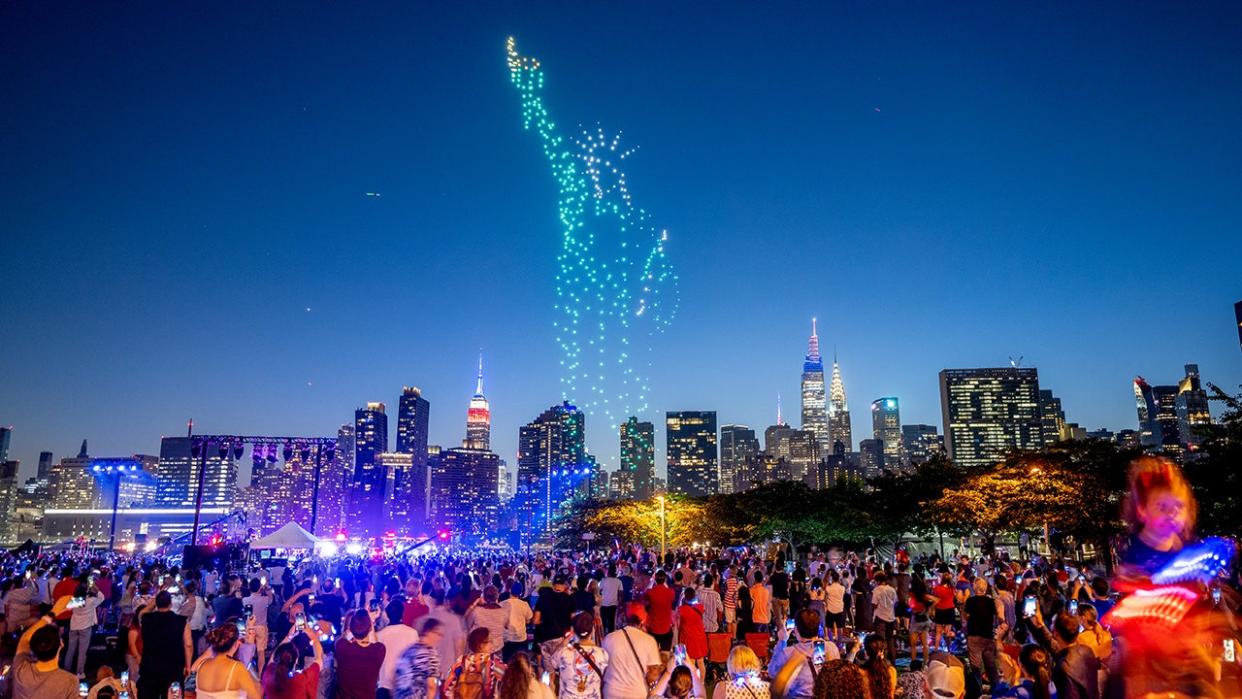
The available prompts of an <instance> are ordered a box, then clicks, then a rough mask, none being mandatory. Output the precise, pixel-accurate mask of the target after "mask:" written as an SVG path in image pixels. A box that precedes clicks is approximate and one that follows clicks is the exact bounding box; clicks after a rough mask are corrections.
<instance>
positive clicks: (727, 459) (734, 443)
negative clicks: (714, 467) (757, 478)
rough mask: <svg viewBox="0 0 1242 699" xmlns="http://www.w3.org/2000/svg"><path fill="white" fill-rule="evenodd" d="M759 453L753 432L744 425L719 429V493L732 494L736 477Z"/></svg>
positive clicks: (757, 442) (757, 441) (723, 426)
mask: <svg viewBox="0 0 1242 699" xmlns="http://www.w3.org/2000/svg"><path fill="white" fill-rule="evenodd" d="M758 453H759V440H758V438H756V437H755V431H754V430H752V429H751V428H749V427H747V426H746V425H722V426H721V427H720V492H722V493H725V494H729V493H732V492H734V487H735V486H736V484H737V479H738V475H739V474H740V473H741V472H742V471H743V470H744V469H745V468H746V461H747V459H750V458H752V457H753V456H754V455H755V454H758Z"/></svg>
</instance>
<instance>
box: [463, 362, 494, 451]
mask: <svg viewBox="0 0 1242 699" xmlns="http://www.w3.org/2000/svg"><path fill="white" fill-rule="evenodd" d="M462 446H464V447H466V448H467V449H482V450H484V451H486V450H488V449H491V448H492V411H491V408H490V407H489V406H488V403H487V397H486V396H484V395H483V355H482V354H480V355H479V375H478V379H477V381H476V383H475V387H474V395H473V396H471V398H470V407H469V408H468V409H467V410H466V441H465V442H463V443H462Z"/></svg>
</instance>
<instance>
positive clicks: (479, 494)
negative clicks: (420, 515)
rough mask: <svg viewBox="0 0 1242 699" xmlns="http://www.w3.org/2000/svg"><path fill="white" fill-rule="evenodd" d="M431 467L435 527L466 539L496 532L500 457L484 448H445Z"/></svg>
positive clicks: (432, 507) (431, 516)
mask: <svg viewBox="0 0 1242 699" xmlns="http://www.w3.org/2000/svg"><path fill="white" fill-rule="evenodd" d="M430 467H431V498H430V501H431V514H430V519H431V524H432V528H439V529H447V530H449V531H450V532H452V533H453V534H454V535H455V536H462V537H466V538H471V537H481V536H486V535H488V534H490V533H491V532H492V531H494V530H495V528H496V520H497V516H498V512H499V505H500V502H499V497H498V492H499V483H498V482H497V478H498V476H499V474H500V457H499V456H497V455H496V454H494V453H492V452H490V451H486V450H483V449H465V448H462V449H444V450H442V451H441V452H440V453H439V454H437V455H436V456H435V457H434V458H432V459H431V463H430Z"/></svg>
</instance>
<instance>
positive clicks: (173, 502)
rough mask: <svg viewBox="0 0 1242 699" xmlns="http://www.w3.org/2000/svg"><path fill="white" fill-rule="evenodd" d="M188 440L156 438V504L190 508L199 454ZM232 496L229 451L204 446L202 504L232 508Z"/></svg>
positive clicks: (233, 483) (233, 465)
mask: <svg viewBox="0 0 1242 699" xmlns="http://www.w3.org/2000/svg"><path fill="white" fill-rule="evenodd" d="M191 441H192V440H191V438H190V437H164V438H163V439H162V440H160V460H159V467H158V468H157V472H158V480H159V484H160V487H159V491H158V492H157V493H156V495H155V503H156V506H157V507H170V508H177V507H194V500H195V496H196V495H197V492H198V470H199V468H200V467H201V466H202V464H203V460H202V457H201V456H195V455H194V449H193V444H192V443H191ZM62 463H63V462H62ZM236 498H237V461H236V460H234V459H233V457H232V455H231V454H227V453H224V454H222V453H220V452H219V451H218V450H216V449H208V450H207V461H206V468H205V469H204V479H203V507H225V508H227V507H232V506H233V502H234V500H236ZM58 507H63V506H62V505H58Z"/></svg>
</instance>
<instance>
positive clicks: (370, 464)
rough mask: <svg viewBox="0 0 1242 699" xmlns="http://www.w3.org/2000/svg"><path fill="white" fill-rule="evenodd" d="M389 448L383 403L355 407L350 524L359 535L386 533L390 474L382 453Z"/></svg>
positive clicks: (348, 522) (352, 530) (348, 521)
mask: <svg viewBox="0 0 1242 699" xmlns="http://www.w3.org/2000/svg"><path fill="white" fill-rule="evenodd" d="M386 451H388V415H387V414H386V413H385V412H384V404H383V403H367V405H366V407H365V408H359V409H358V410H356V411H354V480H353V485H352V488H351V489H350V498H349V502H350V505H349V516H348V517H347V518H346V519H347V525H348V526H349V528H350V531H351V533H355V534H358V535H359V536H363V537H366V536H378V535H379V534H382V533H383V530H384V527H383V523H382V522H381V520H382V519H383V513H384V496H385V493H384V489H385V485H386V484H387V482H388V474H387V473H386V472H385V471H384V466H383V464H382V463H380V462H379V458H378V457H379V455H380V454H382V453H384V452H386Z"/></svg>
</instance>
